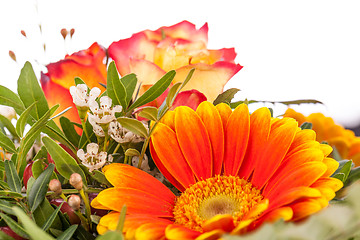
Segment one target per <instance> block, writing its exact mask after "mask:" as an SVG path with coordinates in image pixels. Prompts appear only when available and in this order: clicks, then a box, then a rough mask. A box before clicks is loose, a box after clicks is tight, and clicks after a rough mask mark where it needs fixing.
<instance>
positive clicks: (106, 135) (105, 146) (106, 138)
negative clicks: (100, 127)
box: [103, 132, 109, 152]
mask: <svg viewBox="0 0 360 240" xmlns="http://www.w3.org/2000/svg"><path fill="white" fill-rule="evenodd" d="M108 139H109V135H108V134H107V132H105V140H104V146H103V152H106V150H107V149H106V148H107V142H108Z"/></svg>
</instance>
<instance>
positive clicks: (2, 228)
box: [0, 227, 25, 240]
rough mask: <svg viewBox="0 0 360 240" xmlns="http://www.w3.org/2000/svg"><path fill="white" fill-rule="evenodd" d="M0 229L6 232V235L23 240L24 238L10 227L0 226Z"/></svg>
mask: <svg viewBox="0 0 360 240" xmlns="http://www.w3.org/2000/svg"><path fill="white" fill-rule="evenodd" d="M0 231H2V232H3V233H5V234H7V235H8V236H10V237H12V238H13V239H15V240H25V238H22V237H20V236H19V235H17V234H16V233H15V232H14V231H13V230H12V229H11V228H9V227H0Z"/></svg>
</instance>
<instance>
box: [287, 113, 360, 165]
mask: <svg viewBox="0 0 360 240" xmlns="http://www.w3.org/2000/svg"><path fill="white" fill-rule="evenodd" d="M284 117H292V118H295V119H296V120H297V121H298V123H299V126H300V125H301V124H303V123H304V122H310V123H312V125H313V126H312V129H313V130H314V131H315V132H316V140H317V141H319V142H323V141H326V142H328V143H329V144H330V145H331V146H333V147H335V148H336V150H337V151H338V152H339V154H340V155H341V157H342V158H343V159H351V160H353V162H354V163H355V165H356V166H359V165H360V138H359V137H356V136H355V134H354V132H353V131H351V130H349V129H345V128H344V127H342V126H340V125H338V124H336V123H335V122H334V120H333V119H332V118H330V117H325V116H324V114H322V113H312V114H310V115H309V116H308V117H305V116H304V115H303V114H301V113H298V112H296V111H295V110H293V109H291V108H289V109H287V110H286V112H285V114H284Z"/></svg>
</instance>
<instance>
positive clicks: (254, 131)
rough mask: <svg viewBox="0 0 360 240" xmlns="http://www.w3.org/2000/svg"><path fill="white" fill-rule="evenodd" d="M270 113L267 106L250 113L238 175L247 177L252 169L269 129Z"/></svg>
mask: <svg viewBox="0 0 360 240" xmlns="http://www.w3.org/2000/svg"><path fill="white" fill-rule="evenodd" d="M270 122H271V114H270V111H269V109H268V108H266V107H264V108H259V109H257V110H256V111H254V112H253V113H252V114H251V115H250V136H249V143H248V146H247V150H246V155H245V158H244V162H243V163H242V165H241V167H240V171H239V173H238V175H239V177H241V178H244V179H248V178H249V177H250V174H251V173H252V171H253V170H254V167H255V165H256V162H257V160H258V157H259V152H261V151H262V149H263V147H264V145H265V143H266V141H267V139H268V137H269V131H270Z"/></svg>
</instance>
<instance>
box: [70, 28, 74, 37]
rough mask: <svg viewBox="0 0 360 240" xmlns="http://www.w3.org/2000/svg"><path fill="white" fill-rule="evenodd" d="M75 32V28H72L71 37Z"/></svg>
mask: <svg viewBox="0 0 360 240" xmlns="http://www.w3.org/2000/svg"><path fill="white" fill-rule="evenodd" d="M74 33H75V29H74V28H72V29H70V37H72V36H73V35H74Z"/></svg>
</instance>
